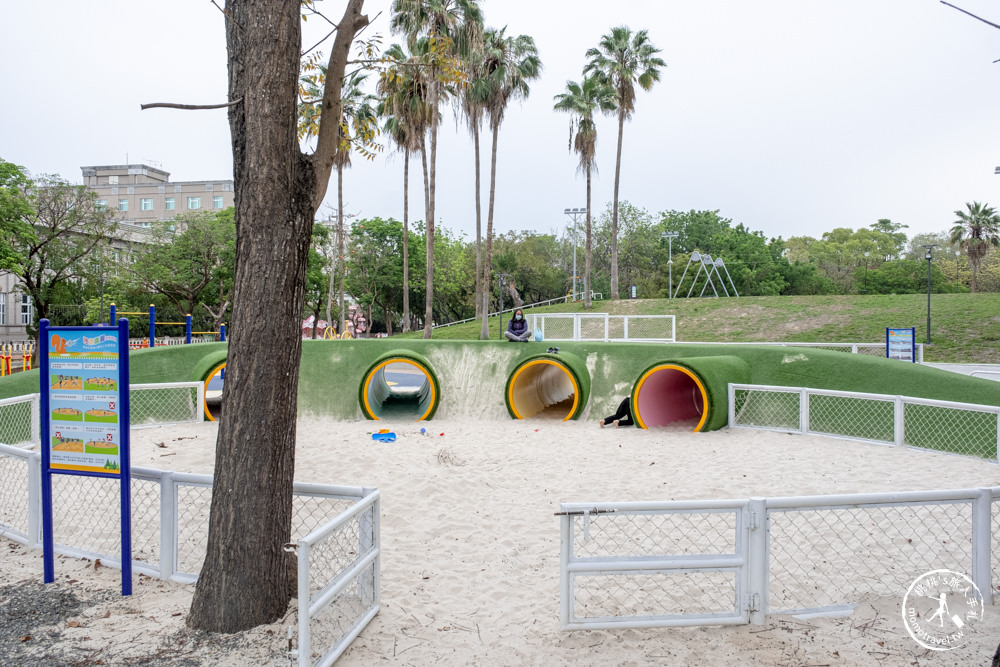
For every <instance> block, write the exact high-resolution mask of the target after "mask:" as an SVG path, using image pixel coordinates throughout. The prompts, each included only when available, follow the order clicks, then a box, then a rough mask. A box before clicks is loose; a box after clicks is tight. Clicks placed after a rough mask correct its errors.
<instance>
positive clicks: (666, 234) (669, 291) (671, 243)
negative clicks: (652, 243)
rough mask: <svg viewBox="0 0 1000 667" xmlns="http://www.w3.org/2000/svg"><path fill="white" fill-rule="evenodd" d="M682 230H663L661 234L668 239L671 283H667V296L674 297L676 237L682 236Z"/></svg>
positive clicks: (661, 236) (668, 270)
mask: <svg viewBox="0 0 1000 667" xmlns="http://www.w3.org/2000/svg"><path fill="white" fill-rule="evenodd" d="M680 235H681V233H680V232H663V233H661V234H660V238H661V239H666V240H667V275H669V276H670V277H669V279H668V280H669V281H670V282H669V283H668V285H667V298H670V299H673V298H674V239H675V238H677V237H678V236H680Z"/></svg>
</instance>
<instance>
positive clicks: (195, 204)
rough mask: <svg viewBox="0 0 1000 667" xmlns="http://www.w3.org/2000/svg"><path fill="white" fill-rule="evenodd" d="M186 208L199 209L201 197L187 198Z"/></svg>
mask: <svg viewBox="0 0 1000 667" xmlns="http://www.w3.org/2000/svg"><path fill="white" fill-rule="evenodd" d="M188 208H189V209H194V208H201V197H188Z"/></svg>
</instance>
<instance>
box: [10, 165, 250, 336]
mask: <svg viewBox="0 0 1000 667" xmlns="http://www.w3.org/2000/svg"><path fill="white" fill-rule="evenodd" d="M80 169H81V171H82V172H83V184H84V185H85V186H87V188H88V189H89V190H92V191H93V192H94V193H95V194H96V195H97V202H98V205H100V206H104V207H106V208H110V209H112V210H116V211H117V212H118V216H119V217H118V224H119V226H120V227H121V230H120V231H121V234H120V235H119V240H118V241H116V242H114V243H113V245H112V252H113V255H114V256H115V257H116V258H120V259H124V258H125V257H126V256H127V253H128V246H129V245H130V244H131V243H143V242H148V241H146V239H148V238H149V234H150V232H149V228H150V227H151V226H152V223H153V222H155V221H157V220H170V219H173V218H175V217H176V216H178V215H181V214H185V213H200V212H204V211H208V212H212V211H221V210H222V209H225V208H228V207H230V206H232V205H233V197H234V193H233V181H232V180H211V181H174V182H172V181H171V180H170V173H169V172H166V171H163V170H162V169H157V168H156V167H151V166H149V165H145V164H118V165H103V166H88V167H80ZM112 271H114V270H113V269H112ZM33 315H34V313H33V310H32V303H31V298H30V297H28V296H27V295H24V294H21V292H20V284H19V281H18V280H17V278H16V277H15V276H13V275H12V274H10V273H6V272H2V271H0V343H4V342H9V341H23V340H26V339H27V333H26V331H25V325H26V324H28V323H30V322H31V318H32V317H33Z"/></svg>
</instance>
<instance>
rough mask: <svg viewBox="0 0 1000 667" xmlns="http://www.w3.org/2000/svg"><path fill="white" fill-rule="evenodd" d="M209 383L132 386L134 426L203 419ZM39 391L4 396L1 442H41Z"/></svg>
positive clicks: (17, 443)
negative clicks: (206, 385)
mask: <svg viewBox="0 0 1000 667" xmlns="http://www.w3.org/2000/svg"><path fill="white" fill-rule="evenodd" d="M204 403H205V385H204V384H202V383H201V382H167V383H162V384H134V385H131V386H130V387H129V406H130V415H131V424H132V426H141V425H146V424H179V423H185V422H200V421H202V420H203V419H204V418H205V417H204V412H203V406H204ZM39 410H40V401H39V395H38V394H28V395H27V396H15V397H14V398H5V399H2V400H0V444H5V445H23V444H28V443H31V444H35V445H38V444H40V443H41V440H40V438H41V435H40V431H39V424H40V423H41V422H40V415H39Z"/></svg>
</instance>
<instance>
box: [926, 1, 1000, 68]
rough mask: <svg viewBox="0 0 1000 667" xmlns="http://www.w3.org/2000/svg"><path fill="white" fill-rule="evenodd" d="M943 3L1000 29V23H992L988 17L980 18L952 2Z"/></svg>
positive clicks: (942, 2)
mask: <svg viewBox="0 0 1000 667" xmlns="http://www.w3.org/2000/svg"><path fill="white" fill-rule="evenodd" d="M941 4H942V5H948V6H949V7H951V8H952V9H957V10H958V11H960V12H962V13H963V14H968V15H969V16H971V17H972V18H974V19H976V20H977V21H982V22H983V23H985V24H986V25H991V26H993V27H994V28H997V29H998V30H1000V25H997V24H996V23H990V22H989V21H987V20H986V19H984V18H980V17H978V16H976V15H975V14H973V13H972V12H967V11H965V10H964V9H962V8H961V7H956V6H955V5H953V4H951V3H950V2H945V1H944V0H941ZM993 62H996V61H993Z"/></svg>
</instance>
